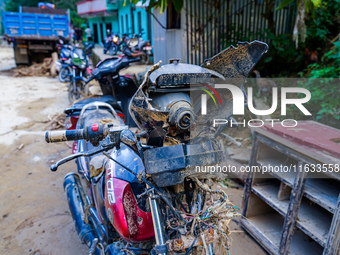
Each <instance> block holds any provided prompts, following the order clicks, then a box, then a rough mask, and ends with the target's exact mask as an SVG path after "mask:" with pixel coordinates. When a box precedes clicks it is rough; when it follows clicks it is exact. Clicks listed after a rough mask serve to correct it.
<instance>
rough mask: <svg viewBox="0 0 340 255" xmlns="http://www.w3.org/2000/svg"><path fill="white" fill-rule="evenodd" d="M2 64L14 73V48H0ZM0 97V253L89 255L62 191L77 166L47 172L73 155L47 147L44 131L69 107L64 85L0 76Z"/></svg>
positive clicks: (65, 149) (44, 79)
mask: <svg viewBox="0 0 340 255" xmlns="http://www.w3.org/2000/svg"><path fill="white" fill-rule="evenodd" d="M0 60H1V61H0V70H6V69H10V68H12V67H13V66H14V60H13V50H12V48H0ZM0 98H1V100H0V112H1V115H0V161H1V164H0V254H75V255H76V254H87V249H86V247H85V245H83V244H81V243H80V240H79V238H78V236H77V233H76V231H75V228H74V226H73V222H72V218H71V217H70V213H69V209H68V206H67V201H66V200H65V194H64V192H63V188H62V182H63V176H64V175H65V174H66V173H67V172H69V171H72V170H73V169H74V165H75V164H74V162H71V163H69V164H66V165H64V166H62V167H60V169H59V171H58V172H55V173H52V172H51V171H50V170H49V165H50V164H51V163H53V162H55V161H56V160H58V159H60V158H62V157H64V156H67V155H69V154H70V152H71V150H70V148H69V147H68V146H67V145H66V144H63V143H60V144H47V143H45V141H44V132H43V131H42V130H43V128H44V127H45V126H46V121H49V116H53V115H54V114H56V113H61V112H63V109H64V108H65V107H67V106H68V105H69V103H68V100H67V90H66V84H62V83H60V82H59V81H58V80H57V79H52V78H48V77H20V78H14V77H12V76H10V72H5V73H4V72H0ZM19 148H20V149H19Z"/></svg>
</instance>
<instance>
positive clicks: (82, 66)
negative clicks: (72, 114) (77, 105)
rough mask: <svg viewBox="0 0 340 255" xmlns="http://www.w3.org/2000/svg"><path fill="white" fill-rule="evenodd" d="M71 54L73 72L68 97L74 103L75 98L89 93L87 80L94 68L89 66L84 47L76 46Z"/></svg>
mask: <svg viewBox="0 0 340 255" xmlns="http://www.w3.org/2000/svg"><path fill="white" fill-rule="evenodd" d="M71 55H72V57H71V64H70V68H71V70H72V73H71V78H70V84H69V85H68V99H69V101H70V103H73V102H74V101H75V100H77V99H79V98H81V97H86V96H88V95H89V91H88V87H87V86H86V81H87V77H88V76H89V75H90V74H91V72H92V70H91V69H90V67H89V59H88V56H87V55H86V54H85V51H84V50H83V49H80V48H74V49H73V50H72V54H71Z"/></svg>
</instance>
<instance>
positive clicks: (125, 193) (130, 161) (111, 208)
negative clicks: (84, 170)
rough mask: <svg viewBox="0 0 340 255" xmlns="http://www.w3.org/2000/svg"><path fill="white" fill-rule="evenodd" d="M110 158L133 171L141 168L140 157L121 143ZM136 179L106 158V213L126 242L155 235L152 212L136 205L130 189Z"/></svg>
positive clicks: (139, 240) (142, 239)
mask: <svg viewBox="0 0 340 255" xmlns="http://www.w3.org/2000/svg"><path fill="white" fill-rule="evenodd" d="M111 157H112V158H113V159H115V160H117V161H118V162H120V163H121V164H123V165H125V166H127V167H128V168H129V169H131V170H133V171H134V172H135V173H136V174H138V173H140V172H141V171H143V170H144V166H143V163H142V160H141V159H140V157H139V156H138V155H137V154H136V153H135V152H134V151H133V150H132V149H131V148H130V147H128V146H126V145H124V144H122V145H121V148H120V149H119V150H115V151H113V152H112V153H111ZM136 182H138V180H137V179H136V177H135V176H134V175H133V174H131V173H129V172H128V171H126V170H125V169H124V168H123V167H121V166H119V165H118V164H116V163H115V162H113V161H112V160H109V162H108V164H107V168H106V184H105V208H106V213H107V216H108V218H109V220H110V222H111V224H112V225H113V227H114V228H115V229H116V231H117V233H118V234H119V235H120V236H121V237H122V238H123V239H124V240H125V241H127V242H142V241H146V240H150V239H153V238H154V230H153V223H152V216H151V212H147V211H145V210H142V209H141V208H140V207H139V206H138V203H137V200H136V197H135V194H134V193H133V191H132V185H133V183H136ZM146 203H148V201H147V200H146Z"/></svg>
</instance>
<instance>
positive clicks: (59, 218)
mask: <svg viewBox="0 0 340 255" xmlns="http://www.w3.org/2000/svg"><path fill="white" fill-rule="evenodd" d="M13 66H14V61H13V52H12V49H11V48H0V98H1V99H0V112H1V114H0V254H30V255H33V254H35V255H38V254H41V255H45V254H53V255H54V254H56V255H57V254H58V255H61V254H62V255H68V254H70V255H80V254H87V253H88V249H87V247H86V246H85V245H84V244H81V242H80V240H79V238H78V235H77V233H76V231H75V227H74V225H73V221H72V217H71V215H70V212H69V209H68V205H67V201H66V199H65V194H64V192H63V188H62V184H63V177H64V175H65V174H67V173H68V172H70V171H75V163H74V162H69V163H67V164H65V165H63V166H61V167H60V168H59V169H58V171H57V172H54V173H52V172H51V171H50V170H49V166H50V164H52V163H53V162H55V161H56V160H58V159H60V158H62V157H65V156H67V155H69V154H70V153H71V149H70V148H69V147H68V146H67V144H65V143H58V144H47V143H45V141H44V132H43V131H42V130H43V129H44V127H46V121H48V120H49V116H53V115H54V114H57V113H61V112H62V111H63V110H64V109H65V108H66V107H67V106H69V103H68V99H67V90H66V84H62V83H60V82H58V80H57V79H53V78H48V77H21V78H18V77H17V78H14V77H12V76H11V75H10V74H11V73H10V72H3V71H1V70H4V69H10V68H11V67H13ZM242 192H243V191H242V189H230V190H229V192H228V194H229V195H230V196H231V199H232V200H233V201H234V202H235V205H236V206H241V196H242ZM231 227H232V231H235V232H233V233H232V235H231V237H232V239H233V241H232V251H231V253H230V254H231V255H241V254H246V253H249V252H250V251H251V253H252V254H254V255H262V254H265V252H263V250H262V249H261V248H260V247H259V246H258V245H257V244H256V243H255V242H254V241H253V240H252V239H251V238H250V237H249V236H248V235H246V234H245V233H244V231H243V230H242V229H241V228H240V226H238V225H236V224H235V223H233V224H232V226H231Z"/></svg>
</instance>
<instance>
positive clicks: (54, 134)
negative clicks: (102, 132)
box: [45, 129, 85, 143]
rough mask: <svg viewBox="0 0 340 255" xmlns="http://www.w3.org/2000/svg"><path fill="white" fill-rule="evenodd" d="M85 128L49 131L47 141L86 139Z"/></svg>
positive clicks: (46, 136)
mask: <svg viewBox="0 0 340 255" xmlns="http://www.w3.org/2000/svg"><path fill="white" fill-rule="evenodd" d="M84 133H85V132H84V129H76V130H62V131H48V132H46V133H45V141H46V142H47V143H55V142H65V141H71V140H80V139H84V138H85V135H84Z"/></svg>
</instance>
